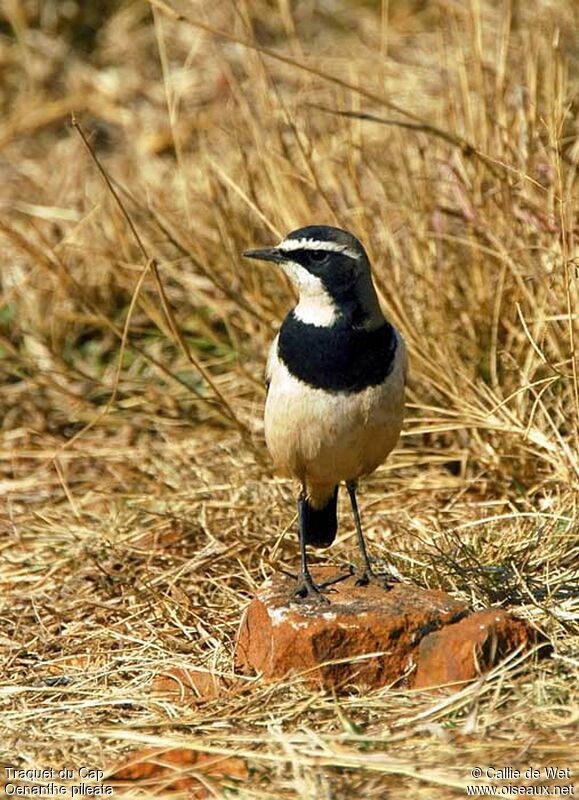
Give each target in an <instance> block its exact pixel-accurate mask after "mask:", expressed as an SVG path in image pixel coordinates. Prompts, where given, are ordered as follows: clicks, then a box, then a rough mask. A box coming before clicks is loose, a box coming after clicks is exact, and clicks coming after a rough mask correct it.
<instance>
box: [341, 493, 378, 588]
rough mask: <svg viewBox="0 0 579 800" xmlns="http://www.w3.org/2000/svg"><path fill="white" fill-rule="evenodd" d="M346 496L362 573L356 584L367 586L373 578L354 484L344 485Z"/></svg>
mask: <svg viewBox="0 0 579 800" xmlns="http://www.w3.org/2000/svg"><path fill="white" fill-rule="evenodd" d="M346 488H347V489H348V494H349V495H350V503H351V504H352V513H353V514H354V522H355V524H356V536H357V537H358V547H359V549H360V555H361V556H362V573H361V575H360V577H359V578H358V580H357V581H356V584H357V585H358V586H367V585H368V584H369V583H370V578H372V577H374V572H373V570H372V566H371V565H370V559H369V558H368V551H367V550H366V542H365V541H364V534H363V533H362V522H361V520H360V512H359V511H358V501H357V500H356V483H355V482H354V481H348V483H347V484H346Z"/></svg>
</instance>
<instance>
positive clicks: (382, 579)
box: [356, 567, 399, 591]
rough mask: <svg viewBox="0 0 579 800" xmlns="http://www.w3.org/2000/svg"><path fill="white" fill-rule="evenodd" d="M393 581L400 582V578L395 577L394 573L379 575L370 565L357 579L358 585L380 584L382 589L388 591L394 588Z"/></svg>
mask: <svg viewBox="0 0 579 800" xmlns="http://www.w3.org/2000/svg"><path fill="white" fill-rule="evenodd" d="M393 583H399V581H398V578H395V577H394V575H390V574H385V575H384V574H382V575H378V574H376V573H375V572H374V570H373V569H371V568H370V567H366V568H365V569H364V570H363V571H362V573H361V574H359V577H358V578H357V579H356V586H370V585H374V586H380V587H381V588H382V589H385V590H386V591H390V589H391V588H392V584H393Z"/></svg>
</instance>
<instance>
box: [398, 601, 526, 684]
mask: <svg viewBox="0 0 579 800" xmlns="http://www.w3.org/2000/svg"><path fill="white" fill-rule="evenodd" d="M532 638H534V632H533V631H532V629H531V628H530V627H529V625H527V623H526V622H523V621H522V620H520V619H516V618H515V617H512V616H511V615H510V614H507V613H506V611H503V610H502V609H500V608H489V609H485V610H484V611H477V612H476V613H474V614H471V615H470V616H468V617H466V618H465V619H463V620H461V621H460V622H457V623H455V624H454V625H447V626H445V627H444V628H442V629H441V630H439V631H435V632H433V633H430V634H428V636H425V637H424V639H422V641H421V642H420V647H419V649H418V658H417V662H418V668H417V670H416V678H415V680H414V686H415V687H416V688H417V689H424V688H430V687H432V686H440V685H442V684H449V683H455V682H457V681H462V682H464V681H469V680H473V679H474V678H476V677H477V676H478V675H480V674H481V673H482V672H485V671H486V670H487V669H489V668H490V667H492V666H493V665H494V664H496V663H497V662H498V661H500V660H501V659H503V658H504V657H505V656H506V655H508V653H511V652H512V651H513V650H516V648H517V647H519V646H520V645H523V646H527V645H528V644H529V642H530V640H531V639H532Z"/></svg>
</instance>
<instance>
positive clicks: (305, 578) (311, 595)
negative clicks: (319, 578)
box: [294, 575, 330, 604]
mask: <svg viewBox="0 0 579 800" xmlns="http://www.w3.org/2000/svg"><path fill="white" fill-rule="evenodd" d="M325 586H326V584H321V585H320V586H318V585H317V584H316V583H314V582H313V580H312V578H311V576H310V575H302V576H301V583H300V585H299V586H298V588H297V589H296V590H295V592H294V595H295V596H296V597H299V598H300V600H305V599H306V598H307V599H308V600H309V599H312V600H315V601H316V602H318V603H326V604H329V602H330V601H329V600H328V598H327V597H324V595H323V594H322V592H323V591H324V587H325Z"/></svg>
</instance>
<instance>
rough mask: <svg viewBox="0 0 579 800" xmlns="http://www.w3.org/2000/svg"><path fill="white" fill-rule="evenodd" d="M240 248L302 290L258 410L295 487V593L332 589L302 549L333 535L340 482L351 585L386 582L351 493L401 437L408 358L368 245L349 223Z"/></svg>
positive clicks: (277, 463) (278, 467)
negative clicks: (350, 526)
mask: <svg viewBox="0 0 579 800" xmlns="http://www.w3.org/2000/svg"><path fill="white" fill-rule="evenodd" d="M243 255H244V256H245V257H247V258H252V259H258V260H261V261H266V262H271V263H273V264H275V265H277V266H278V267H279V268H281V270H283V272H284V273H285V274H286V275H287V276H288V277H289V278H290V280H291V282H292V283H293V284H294V285H295V287H296V288H297V293H298V302H297V305H296V306H295V307H294V308H293V309H292V310H291V311H289V313H288V314H287V316H286V317H285V319H284V320H283V323H282V325H281V327H280V330H279V333H278V335H277V336H276V337H275V339H274V341H273V342H272V345H271V348H270V351H269V355H268V358H267V366H266V370H265V379H266V380H265V382H266V386H267V395H266V401H265V411H264V427H265V440H266V445H267V448H268V450H269V453H270V455H271V457H272V460H273V466H274V470H275V472H276V473H278V474H279V475H281V476H283V477H288V478H292V479H294V480H295V481H297V482H298V484H299V486H300V491H299V495H298V501H297V510H298V529H299V546H300V564H301V568H300V574H299V580H298V586H297V588H296V590H295V594H296V596H297V597H298V598H317V599H320V598H321V595H322V594H325V593H327V591H331V590H329V589H328V584H329V583H330V582H326V583H325V584H316V583H315V582H314V580H313V577H312V574H311V572H310V569H309V566H308V560H307V550H306V548H307V547H308V546H311V547H314V548H325V547H329V546H330V545H331V544H332V543H333V541H334V540H335V538H336V535H337V530H338V521H337V501H338V489H339V486H340V484H342V483H343V484H345V486H346V488H347V491H348V494H349V498H350V503H351V507H352V512H353V517H354V523H355V528H356V535H357V542H358V547H359V550H360V556H361V563H360V564H359V565H358V567H357V569H356V583H357V584H358V585H360V586H367V585H369V584H371V583H376V582H379V583H381V584H382V585H384V587H385V588H389V586H388V580H386V581H384V580H383V579H382V577H381V576H379V575H378V574H377V573H376V572H375V570H374V568H373V567H372V564H371V561H370V558H369V555H368V551H367V548H366V543H365V540H364V534H363V531H362V524H361V519H360V512H359V508H358V502H357V496H356V490H357V485H358V481H359V479H360V478H363V477H366V476H368V475H370V474H371V473H372V472H374V470H376V468H377V467H378V466H379V465H380V464H382V463H383V461H384V460H385V459H386V457H387V456H388V455H389V453H390V452H391V451H392V450H393V448H394V447H395V446H396V444H397V442H398V439H399V436H400V432H401V429H402V423H403V418H404V393H405V385H406V381H407V374H408V359H407V353H406V346H405V342H404V339H403V337H402V335H401V334H400V332H399V331H397V330H396V328H395V327H394V326H393V325H392V324H391V323H390V322H389V321H388V320H387V319H386V317H385V316H384V313H383V311H382V309H381V306H380V303H379V300H378V295H377V292H376V289H375V286H374V282H373V279H372V270H371V266H370V262H369V259H368V256H367V254H366V250H365V249H364V247H363V245H362V244H361V242H360V241H359V240H358V239H357V238H356V237H355V236H354V235H353V234H351V233H349V232H348V231H346V230H342V229H341V228H336V227H332V226H329V225H309V226H307V227H303V228H299V229H297V230H295V231H293V232H292V233H289V234H288V235H287V236H286V237H285V238H284V239H282V241H281V242H280V243H279V244H277V245H275V246H274V247H267V248H262V249H257V250H246V251H245V252H244V253H243Z"/></svg>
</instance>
